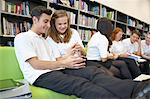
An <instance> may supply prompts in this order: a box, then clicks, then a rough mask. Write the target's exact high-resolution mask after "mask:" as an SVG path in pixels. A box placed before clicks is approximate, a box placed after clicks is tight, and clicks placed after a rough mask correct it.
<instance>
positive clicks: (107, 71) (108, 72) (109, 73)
mask: <svg viewBox="0 0 150 99" xmlns="http://www.w3.org/2000/svg"><path fill="white" fill-rule="evenodd" d="M86 66H96V67H98V68H101V71H103V72H104V73H105V74H106V75H109V76H114V74H113V72H111V71H110V70H109V69H107V68H105V66H103V65H102V64H100V62H99V61H92V60H87V61H86Z"/></svg>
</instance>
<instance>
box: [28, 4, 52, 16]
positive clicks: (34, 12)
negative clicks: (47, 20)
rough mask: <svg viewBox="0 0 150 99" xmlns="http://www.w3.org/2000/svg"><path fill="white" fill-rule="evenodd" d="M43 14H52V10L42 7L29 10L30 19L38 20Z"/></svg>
mask: <svg viewBox="0 0 150 99" xmlns="http://www.w3.org/2000/svg"><path fill="white" fill-rule="evenodd" d="M43 13H45V14H47V15H51V14H52V10H51V9H47V8H46V7H44V6H36V7H34V8H33V9H32V10H31V17H33V16H35V17H37V18H38V19H39V18H40V16H41V15H42V14H43Z"/></svg>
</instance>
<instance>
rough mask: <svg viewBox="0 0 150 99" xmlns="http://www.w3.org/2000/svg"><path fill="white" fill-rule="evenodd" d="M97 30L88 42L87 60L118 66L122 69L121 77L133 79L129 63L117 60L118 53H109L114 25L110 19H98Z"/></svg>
mask: <svg viewBox="0 0 150 99" xmlns="http://www.w3.org/2000/svg"><path fill="white" fill-rule="evenodd" d="M97 30H98V32H96V33H95V34H94V35H93V36H92V37H91V39H90V41H89V42H88V48H87V49H88V50H87V60H89V61H93V62H97V63H99V64H102V65H104V66H105V67H106V68H108V69H111V67H117V68H118V69H119V70H120V74H121V76H120V77H121V78H123V79H132V76H131V74H130V71H129V70H128V68H127V64H126V63H125V62H124V61H122V60H116V59H117V58H118V55H117V54H114V55H113V54H112V53H109V51H108V49H109V45H110V43H111V40H110V35H111V33H112V30H113V27H112V23H111V21H110V20H108V19H107V18H100V19H99V20H98V21H97Z"/></svg>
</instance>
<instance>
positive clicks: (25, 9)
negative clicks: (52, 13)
mask: <svg viewBox="0 0 150 99" xmlns="http://www.w3.org/2000/svg"><path fill="white" fill-rule="evenodd" d="M0 4H1V7H0V46H5V45H8V46H13V40H14V37H15V35H16V34H17V33H20V32H24V31H27V30H28V29H30V27H31V17H30V11H31V9H32V8H33V7H35V6H38V5H42V6H45V7H47V8H51V9H52V10H59V9H63V10H66V11H67V13H68V14H69V16H70V20H71V22H70V23H71V27H72V28H75V29H76V30H77V31H78V32H79V34H80V36H81V39H82V40H83V43H84V44H85V45H86V44H87V43H88V41H89V39H90V38H91V36H92V35H93V34H94V32H95V31H96V23H97V19H98V18H100V17H107V18H108V19H110V20H111V22H112V24H113V27H114V28H115V27H120V28H122V29H123V32H124V33H125V35H124V38H126V37H129V35H130V34H131V31H133V30H138V31H139V32H140V33H141V35H142V37H141V38H142V39H143V38H144V37H145V34H146V33H147V32H148V31H150V24H148V23H145V22H143V21H141V20H138V19H136V18H134V17H132V16H129V15H127V14H124V13H123V12H119V11H117V10H115V9H113V8H110V7H108V6H106V5H103V4H100V3H98V2H96V1H94V0H0Z"/></svg>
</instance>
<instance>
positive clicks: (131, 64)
mask: <svg viewBox="0 0 150 99" xmlns="http://www.w3.org/2000/svg"><path fill="white" fill-rule="evenodd" d="M119 60H123V61H124V62H126V64H127V66H128V68H129V70H130V73H131V75H132V78H136V77H137V76H139V75H140V74H141V70H140V68H139V67H138V66H137V63H136V62H135V60H134V59H131V58H119Z"/></svg>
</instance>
